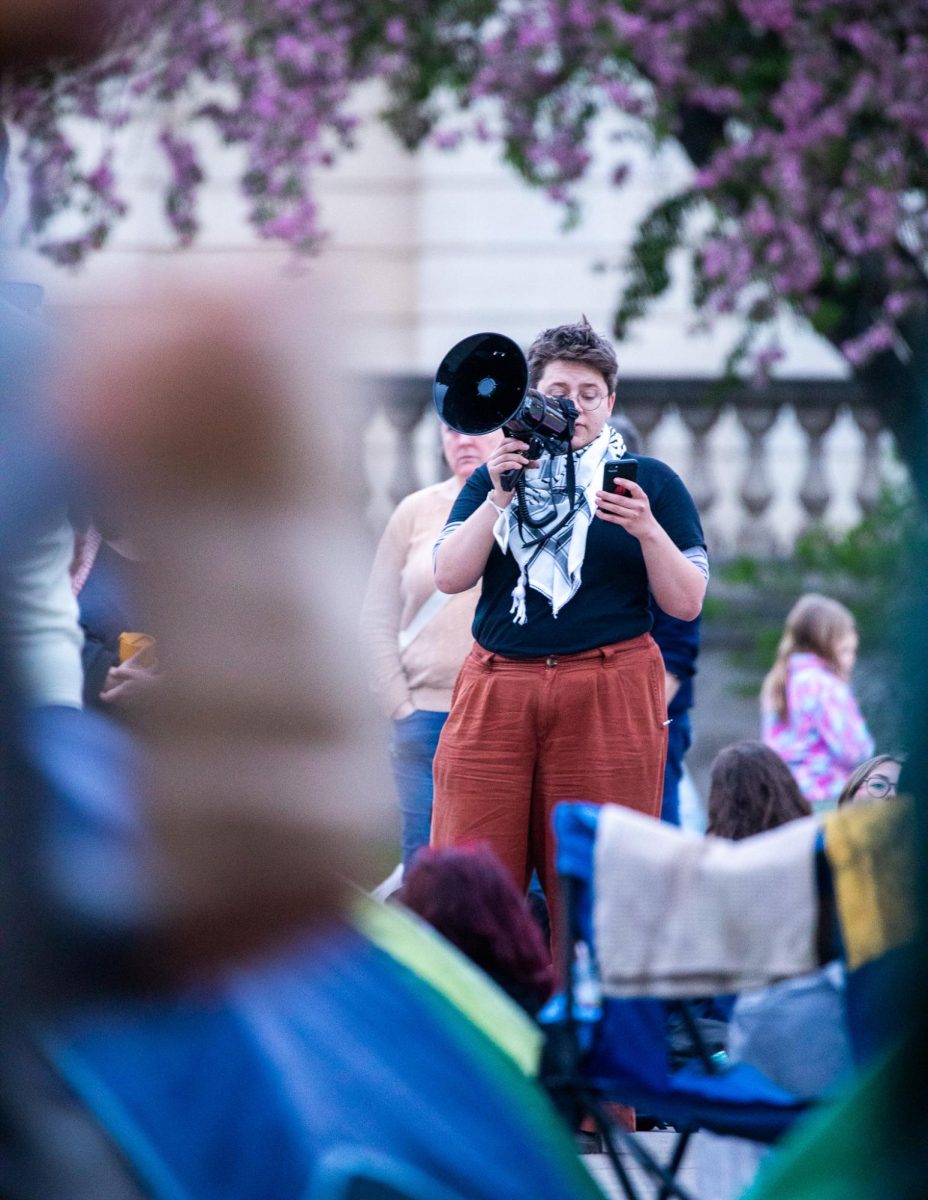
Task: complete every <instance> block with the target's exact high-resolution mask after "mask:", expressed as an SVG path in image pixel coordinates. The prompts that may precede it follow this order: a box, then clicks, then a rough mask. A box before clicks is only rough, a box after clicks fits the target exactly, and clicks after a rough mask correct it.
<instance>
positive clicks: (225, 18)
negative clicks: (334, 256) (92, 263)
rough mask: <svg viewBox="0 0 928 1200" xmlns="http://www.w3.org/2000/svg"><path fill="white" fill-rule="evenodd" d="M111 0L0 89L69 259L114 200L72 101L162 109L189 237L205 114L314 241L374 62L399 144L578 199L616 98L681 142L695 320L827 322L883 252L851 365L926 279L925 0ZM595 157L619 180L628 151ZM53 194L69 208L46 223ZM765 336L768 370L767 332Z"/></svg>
mask: <svg viewBox="0 0 928 1200" xmlns="http://www.w3.org/2000/svg"><path fill="white" fill-rule="evenodd" d="M123 2H124V4H125V19H124V21H123V23H122V25H121V27H120V28H119V29H118V30H116V31H115V35H114V39H113V46H112V48H111V51H110V52H109V53H108V54H107V55H106V56H104V58H103V59H101V61H100V62H98V63H96V64H94V65H93V66H92V67H90V68H84V69H82V70H81V71H79V72H75V73H72V74H67V73H63V74H59V75H56V76H55V77H53V78H52V77H45V78H40V79H36V78H31V79H18V80H14V81H7V83H6V85H5V92H4V93H3V96H2V100H0V103H2V110H3V112H4V113H5V114H6V115H7V116H8V117H9V118H10V119H12V120H13V121H14V122H15V123H16V124H18V125H20V126H21V127H22V129H23V130H24V131H25V133H26V135H27V141H26V150H25V160H26V166H27V169H28V172H29V188H30V198H31V207H30V221H31V226H32V231H33V233H34V235H36V236H37V237H38V238H39V239H40V240H41V241H42V244H43V248H44V249H45V250H46V252H47V253H49V254H51V255H52V256H53V257H55V258H56V259H58V260H59V261H62V262H71V263H75V262H79V261H80V260H81V258H82V257H83V256H84V255H86V253H88V251H90V250H91V249H93V248H94V247H96V246H99V245H101V244H102V243H103V242H104V241H105V240H106V237H107V236H108V234H109V232H110V230H111V229H112V227H113V226H114V224H115V223H116V222H117V221H118V220H119V218H120V217H121V216H122V215H123V213H124V211H125V202H124V200H123V199H122V198H121V196H120V194H119V188H118V181H117V179H116V177H115V176H114V173H113V166H112V159H111V156H110V154H109V151H104V154H103V156H102V157H101V158H100V159H99V160H98V161H96V162H93V163H84V162H83V161H82V160H81V158H80V156H79V154H78V150H77V145H78V143H77V141H76V138H75V136H74V128H75V124H74V123H75V121H78V120H87V119H90V120H93V121H95V122H96V123H97V124H98V125H99V126H100V127H101V128H103V129H104V130H107V129H109V130H115V129H117V128H119V127H120V126H121V125H123V124H124V123H125V122H126V121H128V120H130V119H132V118H133V117H135V116H136V115H137V114H142V113H149V112H151V111H152V109H153V108H154V109H155V111H157V112H158V113H159V114H161V117H162V127H161V130H160V145H161V147H162V149H163V151H164V153H165V155H166V158H167V162H168V165H169V167H170V182H169V184H168V188H167V193H166V198H165V207H166V213H167V217H168V220H169V221H170V223H171V225H172V226H173V228H174V230H175V231H176V233H177V236H178V238H179V239H180V240H181V241H182V242H187V241H190V240H191V239H192V238H193V237H194V236H195V235H196V232H197V216H196V196H197V191H198V189H199V187H200V186H201V184H202V182H203V171H202V167H201V165H200V163H199V160H198V156H197V149H196V136H195V133H194V130H195V128H196V126H197V124H198V123H201V124H208V125H212V127H213V128H214V129H215V130H217V131H218V133H219V135H220V137H221V138H222V140H223V141H224V142H225V143H227V144H229V145H234V146H239V147H241V148H242V149H243V150H244V155H245V166H244V169H243V172H242V176H241V186H242V190H243V193H244V194H245V196H246V197H247V198H248V202H249V205H250V218H251V220H252V222H253V224H254V225H255V227H256V228H257V230H258V231H259V232H260V233H261V234H262V235H263V236H265V237H269V238H278V239H282V240H283V241H285V242H288V243H289V244H290V245H292V246H293V247H294V248H296V249H297V250H300V251H305V250H311V249H313V248H315V247H316V246H317V245H318V243H319V241H320V238H321V230H320V229H319V226H318V218H317V210H316V206H315V204H314V202H313V191H314V182H315V179H316V175H317V172H318V170H319V169H320V168H324V167H326V166H328V165H330V164H331V163H332V162H334V161H335V160H336V158H337V157H338V155H339V154H340V153H342V152H343V151H345V150H346V149H349V148H350V147H351V145H352V141H353V137H354V134H355V129H356V124H357V121H356V116H355V114H354V111H353V107H352V104H353V96H354V93H355V89H356V87H357V85H359V84H362V83H364V82H366V81H370V80H374V79H376V80H378V81H379V82H380V84H381V86H382V88H383V89H384V93H385V95H386V96H387V104H386V108H385V112H384V117H385V119H386V120H387V121H388V123H389V124H390V125H391V127H392V128H393V129H394V131H395V132H396V133H397V135H398V136H399V137H400V138H401V139H402V140H403V141H404V142H406V143H407V144H408V145H410V146H414V145H417V144H419V143H421V141H422V140H423V139H425V138H432V139H433V140H434V142H435V144H436V145H438V146H441V147H444V148H446V149H452V148H453V147H455V146H456V145H458V144H459V142H460V140H461V138H462V137H463V136H465V135H471V136H475V137H477V138H479V139H481V140H487V139H488V138H496V139H498V140H499V142H500V145H501V149H502V151H503V153H504V154H505V157H506V158H507V159H508V160H509V161H510V162H511V163H512V165H513V166H514V167H515V168H516V169H517V170H518V171H519V172H521V174H522V175H523V176H524V177H525V178H526V179H528V180H529V181H530V182H532V183H534V184H536V185H538V186H540V187H543V188H545V189H546V190H547V191H548V193H549V194H550V195H551V196H552V197H553V198H554V199H555V200H557V201H559V202H563V203H564V204H566V205H567V206H568V210H569V211H572V209H573V208H574V207H575V205H576V185H577V183H578V182H579V181H580V180H581V179H583V177H584V176H585V175H586V173H587V172H588V171H589V169H590V166H591V163H592V161H593V148H592V136H593V129H594V125H595V126H597V137H599V136H600V135H599V129H600V128H601V126H602V124H603V122H605V123H606V125H607V128H608V126H609V123H610V122H611V123H612V132H613V134H614V137H615V142H616V145H617V146H618V145H619V143H620V142H621V139H622V137H623V136H627V133H628V129H629V123H630V122H631V123H632V126H633V127H635V126H637V127H638V129H639V130H640V131H641V132H642V133H643V134H645V135H646V136H647V137H649V138H650V139H652V140H653V141H654V142H656V143H657V144H660V143H661V142H662V141H664V140H667V139H672V138H678V139H679V140H681V141H682V143H683V145H684V147H685V148H686V149H687V150H688V151H689V152H690V154H691V156H692V157H693V158H694V160H695V161H696V163H697V167H698V170H697V171H696V172H695V175H694V179H693V181H692V184H691V188H692V191H693V195H694V197H695V198H696V199H697V200H698V201H699V203H695V204H691V205H688V206H687V212H688V213H689V214H690V216H689V218H688V223H687V224H686V225H685V227H684V228H683V229H682V230H681V231H680V238H679V240H680V244H681V245H683V246H685V247H686V248H687V250H688V253H689V255H690V261H691V263H692V266H693V277H694V299H695V301H696V303H697V306H698V307H699V308H700V309H701V310H702V312H703V314H704V315H705V316H707V317H708V318H710V319H711V317H712V316H713V315H715V314H719V313H737V314H740V315H741V316H742V317H743V318H744V319H745V321H746V322H747V324H748V326H749V327H750V326H751V325H754V326H756V327H757V332H758V333H759V334H760V333H762V332H763V328H764V327H765V326H769V325H770V324H771V322H774V321H775V319H776V316H777V313H778V311H780V310H781V309H782V307H783V305H784V304H786V305H789V306H791V307H792V308H793V309H794V310H796V311H798V312H800V313H802V314H804V315H805V316H807V317H810V318H811V319H812V320H813V321H814V322H815V323H816V325H817V326H818V327H819V328H820V329H821V330H822V331H823V332H826V333H829V332H833V331H832V330H830V329H829V328H828V321H829V311H831V314H832V317H833V315H834V311H835V303H834V301H835V297H837V298H838V300H839V301H840V297H841V295H842V294H843V293H846V294H850V292H851V291H852V289H853V288H854V287H855V286H856V285H857V284H859V282H860V280H861V275H862V272H863V271H864V270H867V271H868V272H869V273H870V276H871V277H872V276H873V264H874V262H878V264H879V271H878V272H877V277H878V286H876V287H871V288H870V290H869V292H868V294H869V295H870V296H871V297H872V304H871V308H872V312H871V313H870V328H869V329H864V330H863V331H862V332H860V331H857V332H856V333H855V334H854V336H853V337H852V338H851V339H850V340H848V342H847V344H846V345H845V347H844V348H845V352H846V354H847V356H848V358H849V360H850V361H851V362H853V363H855V364H859V363H862V362H864V361H865V360H866V359H867V357H868V356H870V355H872V354H874V353H878V352H879V351H880V350H881V349H885V348H886V347H887V346H888V345H891V344H892V343H893V341H894V338H895V331H896V330H897V329H898V323H899V321H900V320H901V319H902V318H904V317H905V315H906V313H907V312H908V311H909V310H910V309H911V308H912V306H914V305H921V304H924V303H925V298H926V294H928V289H926V283H925V276H924V273H923V272H924V266H923V264H924V263H925V262H926V261H928V259H926V251H928V197H926V186H928V10H926V7H925V2H924V0H893V2H890V0H841V2H840V3H838V2H837V0H508V2H507V3H506V4H505V5H500V4H498V3H495V2H493V0H366V2H365V0H147V2H146V3H145V4H144V5H142V4H140V3H139V0H123ZM694 129H696V131H697V133H696V135H694ZM597 144H599V143H597ZM601 165H605V166H606V168H607V170H608V171H609V172H610V174H611V176H612V178H613V181H614V183H615V185H616V186H619V185H620V184H621V182H622V181H623V180H624V178H625V176H626V174H627V168H626V164H625V162H624V161H623V159H622V155H621V153H620V151H619V150H618V149H617V150H616V158H615V160H614V161H613V162H609V163H606V164H601ZM64 214H70V217H71V219H72V220H73V218H74V214H77V215H78V216H79V218H80V221H81V222H82V224H83V229H82V232H80V233H79V234H78V235H76V236H75V235H71V236H69V237H68V238H60V237H59V238H56V236H55V230H56V229H57V228H58V222H59V220H60V219H61V218H62V216H63V215H64ZM823 297H825V298H828V299H827V301H826V300H824V299H823ZM837 307H840V303H839V304H838V306H837ZM836 336H837V335H836ZM761 340H762V341H763V342H764V349H763V350H761V351H759V352H758V355H757V365H758V366H759V367H760V368H761V370H764V369H766V367H767V366H769V364H771V363H772V362H774V361H775V360H776V358H777V357H778V348H777V345H776V341H775V338H774V339H773V340H771V338H769V337H768V338H766V339H761Z"/></svg>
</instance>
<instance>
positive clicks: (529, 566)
mask: <svg viewBox="0 0 928 1200" xmlns="http://www.w3.org/2000/svg"><path fill="white" fill-rule="evenodd" d="M624 454H625V442H624V440H623V439H622V436H621V434H619V433H618V432H617V431H616V430H615V429H612V428H611V427H610V426H608V425H607V426H606V427H605V428H604V429H603V431H602V432H601V433H600V434H599V436H598V437H597V438H595V439H594V440H593V441H592V442H590V444H589V445H588V446H584V447H583V448H582V449H581V450H575V451H574V452H573V460H574V472H575V479H576V485H575V496H576V504H575V506H574V508H573V511H571V504H572V501H573V497H571V496H570V495H568V491H567V455H566V454H558V455H556V456H552V455H544V456H543V457H542V459H541V461H540V462H539V465H538V466H537V467H533V468H531V469H529V470H527V471H526V472H525V488H524V491H523V492H522V497H523V498H524V500H525V513H527V515H528V517H529V518H531V519H533V520H536V521H540V520H543V519H544V518H545V516H546V515H547V516H548V517H549V519H548V520H547V521H545V525H544V527H543V528H541V529H533V528H532V527H531V525H529V524H528V523H527V522H523V525H522V527H521V528H520V525H519V508H518V506H519V504H520V497H518V496H517V497H516V498H515V499H514V500H513V502H512V504H511V505H510V506H509V508H507V509H506V511H505V512H504V513H502V514H501V515H500V517H499V518H498V519H497V522H496V524H495V525H494V526H493V536H494V537H495V538H496V543H497V545H498V546H499V548H500V550H502V552H503V554H505V553H506V551H507V550H511V551H512V555H513V557H514V558H515V560H516V562H517V563H518V565H519V579H518V582H517V583H516V586H515V587H514V588H513V589H512V608H511V609H510V611H511V612H512V614H513V618H512V619H513V621H514V622H515V624H517V625H524V624H525V623H526V621H527V620H528V615H527V612H526V604H525V599H526V595H527V591H528V588H530V587H532V588H534V589H535V591H536V592H541V594H542V595H543V596H544V597H545V598H546V599H547V600H548V602H549V603H550V605H551V611H552V613H553V615H554V616H555V617H556V616H557V614H558V613H559V612H560V610H561V609H562V608H563V607H564V605H565V604H566V603H567V601H568V600H570V599H571V598H572V597H573V596H575V595H576V593H577V589H578V588H579V587H580V572H581V569H582V567H583V556H584V554H585V553H586V536H587V532H588V531H589V528H590V521H592V519H593V514H594V512H595V509H596V504H595V500H594V496H595V493H596V492H598V491H600V490H601V488H602V484H603V472H602V466H603V463H604V462H605V461H606V460H607V459H610V458H621V457H622V456H623V455H624Z"/></svg>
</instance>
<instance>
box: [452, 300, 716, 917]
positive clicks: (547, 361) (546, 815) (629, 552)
mask: <svg viewBox="0 0 928 1200" xmlns="http://www.w3.org/2000/svg"><path fill="white" fill-rule="evenodd" d="M527 357H528V369H529V377H528V381H529V385H530V386H531V387H533V388H536V389H537V390H539V391H541V392H543V393H545V394H547V395H551V396H557V397H561V398H563V399H569V400H570V401H571V402H572V403H573V405H574V406H575V408H576V410H577V416H576V420H575V423H574V426H573V437H572V440H571V443H570V451H569V454H564V455H555V456H552V455H549V454H547V453H545V454H543V455H542V456H541V458H540V459H539V460H538V461H537V462H535V463H528V464H527V463H526V460H525V452H526V451H527V450H528V445H527V443H526V442H524V441H521V440H520V439H518V438H505V439H504V440H503V442H502V443H501V444H500V446H499V448H498V449H497V450H496V451H494V453H493V454H492V455H491V456H490V458H489V459H488V461H487V463H486V465H485V466H483V467H480V468H479V469H478V470H477V471H475V472H474V474H473V475H472V476H471V478H470V479H469V480H468V482H467V485H466V486H465V488H464V490H463V491H462V493H461V495H460V496H459V497H458V500H457V501H456V502H455V505H454V508H453V509H452V511H451V514H450V516H449V518H448V523H447V524H446V526H445V528H444V530H443V531H442V534H441V537H440V538H439V541H438V543H437V544H436V548H435V581H436V585H437V587H438V588H439V589H440V590H441V591H446V592H461V591H466V590H469V589H470V588H472V587H473V586H474V585H475V584H476V583H478V582H480V583H481V593H480V599H479V601H478V603H477V610H476V615H475V618H474V637H475V645H474V648H473V650H472V651H471V653H470V654H469V655H468V657H467V659H466V660H465V662H464V666H463V667H462V668H461V674H460V675H459V677H458V682H457V684H456V686H455V692H454V696H453V698H452V703H451V713H450V715H449V718H448V721H447V723H446V724H445V727H444V729H443V730H442V735H441V740H440V742H439V746H438V752H437V754H436V756H435V809H434V816H433V821H432V842H433V844H434V845H438V846H445V845H453V844H455V843H458V842H461V841H468V840H477V841H486V842H488V843H489V844H490V846H491V847H492V848H493V850H494V851H495V853H496V854H497V855H498V856H499V858H500V859H501V860H502V861H503V863H504V864H505V865H506V867H507V869H508V870H509V871H510V872H511V874H512V876H513V878H514V879H515V881H516V884H517V885H518V886H519V887H520V888H526V887H527V886H528V883H529V879H530V877H531V873H532V869H533V868H534V869H535V870H537V872H538V875H539V878H540V881H541V885H542V888H543V890H544V892H545V895H546V896H547V897H548V899H549V902H550V901H552V900H553V898H554V896H555V895H556V891H557V888H556V877H555V869H554V844H553V834H552V832H551V812H552V809H553V807H554V805H555V804H556V803H557V802H558V801H559V800H564V799H576V800H587V801H590V802H593V803H599V804H603V803H618V804H625V805H628V806H630V807H632V808H636V809H638V810H640V811H642V812H644V813H647V814H649V815H652V816H657V815H659V813H660V808H661V792H662V789H663V778H664V761H665V757H666V746H667V705H666V700H665V697H664V666H663V662H662V660H661V655H660V651H659V650H658V648H657V646H656V644H655V642H654V640H653V638H652V637H651V634H650V632H649V631H650V628H651V623H652V617H651V613H650V609H649V593H653V594H654V596H655V598H656V599H657V601H658V603H659V604H660V605H661V607H662V608H663V609H664V610H665V611H666V612H668V613H671V614H672V615H674V616H677V617H680V618H682V619H687V620H692V619H693V618H694V617H695V616H697V615H698V613H699V612H700V610H701V608H702V602H703V597H704V595H705V590H706V582H707V579H708V572H709V566H708V559H707V557H706V548H705V544H704V540H703V534H702V528H701V526H700V523H699V516H698V514H697V512H696V508H695V505H694V504H693V501H692V498H691V497H690V495H689V493H688V492H687V490H686V488H685V486H684V485H683V482H682V481H681V480H680V478H679V477H678V476H677V475H676V474H675V473H674V472H673V471H672V470H671V469H670V468H669V467H668V466H666V465H665V464H664V463H662V462H659V461H658V460H657V459H653V458H646V457H638V456H635V455H627V454H626V448H625V443H624V442H623V440H622V438H621V435H620V434H619V433H618V432H617V431H616V430H613V429H610V428H609V427H608V425H607V422H608V419H609V416H610V414H611V413H612V409H613V406H614V404H615V398H616V377H617V374H618V364H617V361H616V356H615V351H614V350H613V348H612V346H611V345H610V344H609V342H608V341H607V340H606V339H605V338H603V337H601V336H600V335H599V334H597V333H596V332H595V330H594V329H593V328H592V327H591V326H590V324H589V323H588V322H587V321H586V319H585V318H584V319H583V320H582V321H579V322H577V323H575V324H570V325H560V326H557V327H555V328H552V329H546V330H544V331H543V332H542V333H541V334H539V336H538V337H537V338H536V339H535V341H534V342H533V344H532V345H531V347H530V348H529V351H528V356H527ZM570 456H572V476H571V474H570V473H569V471H568V458H569V457H570ZM623 457H626V458H633V459H635V461H636V463H637V471H638V479H637V481H632V480H630V479H626V480H621V481H618V482H619V483H620V484H621V487H620V488H619V489H618V490H614V491H612V492H606V491H603V487H602V485H603V472H604V464H605V463H606V462H607V461H609V460H613V459H619V458H623ZM513 470H515V471H522V470H524V471H525V475H524V487H521V486H520V488H518V489H517V490H516V491H507V490H506V489H505V488H504V487H503V485H502V476H503V475H504V473H506V472H508V471H513ZM571 477H572V478H573V479H574V489H573V494H572V495H571V494H569V492H568V481H569V479H570V478H571ZM551 908H552V915H553V916H554V917H555V919H556V917H557V905H556V904H552V906H551Z"/></svg>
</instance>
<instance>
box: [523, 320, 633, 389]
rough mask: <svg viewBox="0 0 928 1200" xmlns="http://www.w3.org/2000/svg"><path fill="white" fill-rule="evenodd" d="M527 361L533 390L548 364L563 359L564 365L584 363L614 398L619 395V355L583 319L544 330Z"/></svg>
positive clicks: (529, 349)
mask: <svg viewBox="0 0 928 1200" xmlns="http://www.w3.org/2000/svg"><path fill="white" fill-rule="evenodd" d="M527 357H528V383H529V387H537V386H538V380H539V379H541V377H542V375H544V373H545V367H546V366H547V365H548V363H551V362H556V361H557V360H558V359H561V360H563V361H564V362H577V363H583V365H584V366H586V367H591V368H592V369H593V370H594V371H598V372H599V373H600V375H602V377H603V379H604V380H605V382H606V386H607V387H608V388H609V392H610V395H611V393H612V392H614V391H615V381H616V378H617V376H618V374H619V363H618V360H617V359H616V356H615V351H614V350H613V349H612V346H611V344H610V343H609V342H607V341H606V339H605V338H604V337H601V336H600V335H599V334H598V333H597V332H596V330H595V329H594V328H593V326H592V325H591V324H590V323H589V321H588V320H587V319H586V317H581V319H580V320H579V321H577V322H576V323H575V324H574V325H555V326H554V327H553V328H552V329H543V330H542V332H541V333H539V335H538V337H536V338H535V340H534V342H532V344H531V346H529V348H528V355H527Z"/></svg>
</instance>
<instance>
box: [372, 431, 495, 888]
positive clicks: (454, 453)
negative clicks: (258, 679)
mask: <svg viewBox="0 0 928 1200" xmlns="http://www.w3.org/2000/svg"><path fill="white" fill-rule="evenodd" d="M502 440H503V435H502V433H501V432H495V433H489V434H486V435H484V436H483V437H471V436H469V435H468V434H464V433H458V432H456V431H455V430H453V429H449V428H448V427H447V426H444V425H443V426H442V427H441V444H442V450H443V452H444V456H445V461H446V462H447V463H448V466H449V467H450V468H451V477H450V479H446V480H444V481H443V482H441V483H436V484H432V486H431V487H426V488H422V489H421V491H418V492H413V493H412V495H410V496H406V497H405V499H404V500H402V501H401V502H400V504H399V506H398V507H397V509H396V511H395V512H394V513H393V515H392V516H391V518H390V520H389V521H388V522H387V526H386V529H385V530H384V532H383V536H382V537H381V539H380V543H379V545H378V547H377V553H376V555H375V557H374V564H373V567H372V568H371V574H370V579H369V581H368V586H367V592H366V594H365V598H364V606H363V609H362V613H361V638H362V642H363V645H364V648H365V651H366V654H367V657H368V659H369V661H370V663H371V667H372V671H373V675H372V685H373V688H374V691H375V692H376V694H377V695H378V697H379V699H380V702H381V707H382V708H383V711H384V713H385V715H386V716H388V717H389V718H390V719H391V721H392V730H391V736H390V759H391V763H392V767H393V777H394V780H395V782H396V790H397V795H398V797H399V803H400V816H401V822H402V828H401V845H402V854H403V866H404V868H405V867H408V865H409V863H410V862H411V861H412V858H413V856H414V855H415V853H416V851H417V850H419V849H420V847H422V846H427V845H428V842H429V834H430V831H431V825H432V759H433V758H434V756H435V748H436V746H437V745H438V738H439V735H440V733H441V731H442V727H443V725H444V723H445V720H446V719H447V716H448V710H449V708H450V707H451V691H452V688H453V687H454V681H455V679H456V678H457V674H458V671H459V669H460V667H461V663H462V662H463V661H464V659H465V657H466V656H467V652H468V651H469V650H470V648H471V645H472V643H473V635H472V634H471V624H472V622H473V619H474V609H475V607H476V604H477V597H478V596H479V595H480V588H479V586H474V587H472V588H470V589H469V590H468V591H464V592H460V593H458V594H457V595H455V596H449V595H445V594H443V593H441V592H439V591H437V590H436V588H435V577H434V573H433V570H432V547H433V546H434V545H435V541H436V539H437V537H438V535H439V533H440V532H441V530H442V528H443V527H444V524H445V521H446V520H447V518H448V513H449V512H450V511H451V506H452V504H453V503H454V501H455V500H456V498H457V495H458V492H460V490H461V488H462V487H463V486H464V484H465V483H466V482H467V480H468V478H469V477H470V475H471V474H472V472H473V471H475V470H476V469H477V467H479V466H481V465H482V464H483V463H485V462H486V460H487V459H488V458H489V456H490V454H492V452H493V451H494V450H495V449H496V447H497V446H498V445H499V444H500V442H501V441H502Z"/></svg>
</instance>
